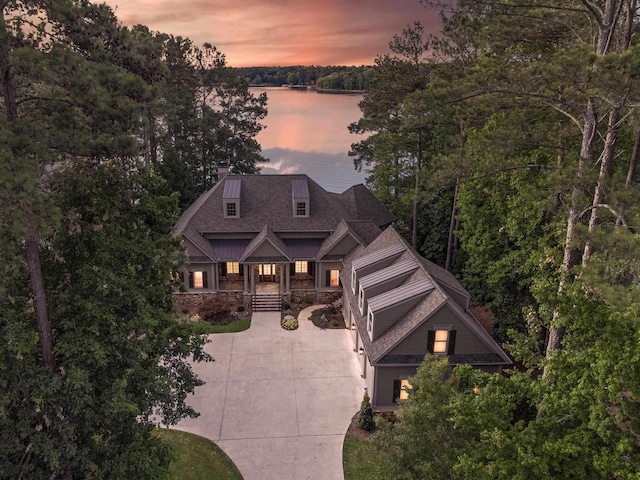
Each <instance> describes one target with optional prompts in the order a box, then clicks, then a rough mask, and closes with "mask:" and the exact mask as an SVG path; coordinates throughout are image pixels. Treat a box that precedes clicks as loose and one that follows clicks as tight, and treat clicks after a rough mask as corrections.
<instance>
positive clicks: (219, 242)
mask: <svg viewBox="0 0 640 480" xmlns="http://www.w3.org/2000/svg"><path fill="white" fill-rule="evenodd" d="M250 242H251V240H250V239H248V238H241V239H237V240H236V239H227V238H225V239H218V238H216V239H211V240H209V243H210V244H211V247H213V251H214V252H215V254H216V257H217V258H218V259H219V260H238V259H239V258H240V257H242V254H243V253H244V251H245V250H246V249H247V247H248V246H249V243H250Z"/></svg>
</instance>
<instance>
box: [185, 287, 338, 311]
mask: <svg viewBox="0 0 640 480" xmlns="http://www.w3.org/2000/svg"><path fill="white" fill-rule="evenodd" d="M336 293H342V292H340V291H339V290H327V291H321V292H316V291H315V290H301V291H293V292H291V293H288V294H285V295H283V296H282V300H283V301H284V302H285V303H289V304H290V303H292V302H293V303H299V302H298V301H300V302H301V301H302V300H306V299H308V298H309V297H312V298H313V299H314V302H315V303H317V304H328V303H331V300H332V298H334V297H335V295H336ZM208 298H224V299H227V300H228V301H229V302H233V303H235V304H237V305H244V308H245V309H246V310H249V309H250V307H251V294H249V293H243V292H225V291H221V292H198V293H194V292H176V293H174V294H173V303H174V305H175V306H176V308H177V309H178V311H183V310H189V311H192V312H193V311H197V310H198V309H199V308H200V305H202V303H203V302H204V301H205V300H207V299H208Z"/></svg>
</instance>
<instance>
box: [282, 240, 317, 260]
mask: <svg viewBox="0 0 640 480" xmlns="http://www.w3.org/2000/svg"><path fill="white" fill-rule="evenodd" d="M282 242H283V243H284V244H285V245H286V246H287V250H288V253H289V256H290V257H291V259H292V260H293V259H309V260H312V259H315V258H316V256H317V255H318V251H319V250H320V247H321V246H322V243H323V242H324V238H283V239H282Z"/></svg>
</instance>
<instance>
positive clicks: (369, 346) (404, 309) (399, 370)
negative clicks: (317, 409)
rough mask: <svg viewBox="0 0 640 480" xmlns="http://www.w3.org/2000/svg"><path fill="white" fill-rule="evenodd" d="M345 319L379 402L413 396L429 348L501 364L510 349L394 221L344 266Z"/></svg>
mask: <svg viewBox="0 0 640 480" xmlns="http://www.w3.org/2000/svg"><path fill="white" fill-rule="evenodd" d="M340 279H341V281H342V285H343V289H344V296H343V308H344V316H345V324H346V325H347V328H349V329H350V330H351V334H352V338H353V341H354V345H355V351H356V352H357V353H358V355H359V359H360V366H361V374H362V376H363V377H364V378H365V383H366V386H367V389H368V391H369V395H370V397H371V403H372V405H373V407H374V408H376V409H378V410H384V409H387V408H393V406H394V405H395V404H397V400H398V399H403V398H406V395H407V394H408V392H407V389H410V388H411V385H410V383H409V378H410V377H412V376H414V375H415V373H416V369H417V367H418V366H419V365H420V364H421V363H422V361H423V359H424V356H425V355H426V354H427V353H432V354H434V355H446V356H447V358H448V361H449V363H450V364H451V365H457V364H462V363H464V364H470V365H472V366H474V367H477V368H481V369H483V370H486V371H489V372H500V371H501V370H502V368H503V367H505V366H508V365H510V364H511V361H510V359H509V357H508V356H507V355H506V353H505V352H504V351H503V350H502V348H500V346H499V345H498V344H497V343H496V342H495V340H493V338H492V337H491V335H489V333H488V332H487V331H486V330H485V329H484V328H483V327H482V325H481V324H480V323H479V322H478V321H477V320H476V319H475V318H474V317H473V315H472V314H471V312H470V310H469V299H470V297H469V294H468V293H467V291H466V290H465V289H464V288H463V287H462V285H461V284H460V283H459V282H458V281H457V280H456V279H455V277H454V276H453V275H452V274H451V273H450V272H448V271H446V270H445V269H443V268H441V267H439V266H437V265H435V264H434V263H432V262H430V261H428V260H426V259H425V258H422V257H421V256H420V255H418V254H417V253H416V251H415V250H413V249H412V248H411V247H410V246H409V245H408V244H407V242H405V240H404V239H403V238H402V237H401V236H400V235H399V234H398V233H397V232H396V231H395V229H393V227H389V228H387V229H385V230H384V231H383V232H381V233H380V235H379V236H378V237H377V238H376V239H374V240H373V241H372V242H371V243H370V244H369V245H367V246H358V247H356V248H355V249H354V250H353V251H352V252H351V253H350V254H349V255H347V257H346V258H345V260H344V268H343V269H342V271H341V273H340Z"/></svg>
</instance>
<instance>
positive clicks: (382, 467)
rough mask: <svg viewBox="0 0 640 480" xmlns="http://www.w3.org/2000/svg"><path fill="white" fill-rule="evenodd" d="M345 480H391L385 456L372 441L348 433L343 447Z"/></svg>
mask: <svg viewBox="0 0 640 480" xmlns="http://www.w3.org/2000/svg"><path fill="white" fill-rule="evenodd" d="M342 464H343V467H344V479H345V480H389V479H390V478H392V476H391V470H390V468H389V465H388V464H387V462H386V460H385V457H384V454H383V453H382V452H380V451H378V449H377V448H376V446H375V444H374V443H373V442H372V441H371V440H367V439H364V438H359V437H356V436H355V435H351V434H350V433H347V435H346V436H345V438H344V445H343V446H342Z"/></svg>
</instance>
